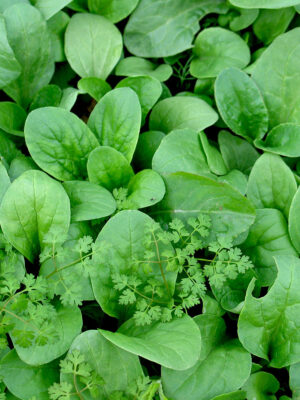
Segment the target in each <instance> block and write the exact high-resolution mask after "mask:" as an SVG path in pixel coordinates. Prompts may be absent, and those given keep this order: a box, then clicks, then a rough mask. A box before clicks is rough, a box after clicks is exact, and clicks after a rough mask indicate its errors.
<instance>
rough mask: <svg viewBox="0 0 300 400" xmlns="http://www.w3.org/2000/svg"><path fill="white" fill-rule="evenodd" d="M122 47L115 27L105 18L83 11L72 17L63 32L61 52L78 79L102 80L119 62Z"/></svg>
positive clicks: (119, 35) (120, 37) (120, 38)
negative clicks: (63, 42)
mask: <svg viewBox="0 0 300 400" xmlns="http://www.w3.org/2000/svg"><path fill="white" fill-rule="evenodd" d="M87 27H88V29H86V28H87ZM122 47H123V45H122V36H121V34H120V32H119V30H118V29H117V28H116V27H115V26H114V25H113V24H112V23H111V22H110V21H108V20H107V19H106V18H104V17H102V16H101V15H94V14H86V13H85V14H74V15H73V16H72V18H71V20H70V22H69V25H68V27H67V30H66V35H65V52H66V57H67V60H68V62H69V64H70V65H71V67H72V69H73V70H74V71H75V72H76V73H77V74H78V75H79V76H80V77H81V78H88V77H96V78H101V79H104V80H105V79H106V78H107V77H108V75H109V74H110V73H111V71H112V70H113V68H114V66H115V65H116V64H117V62H118V61H119V59H120V57H121V52H122Z"/></svg>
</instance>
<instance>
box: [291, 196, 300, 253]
mask: <svg viewBox="0 0 300 400" xmlns="http://www.w3.org/2000/svg"><path fill="white" fill-rule="evenodd" d="M299 216H300V190H299V189H298V190H297V192H296V194H295V196H294V197H293V200H292V203H291V208H290V213H289V233H290V237H291V239H292V242H293V244H294V246H295V247H296V249H297V250H298V252H299V253H300V227H299Z"/></svg>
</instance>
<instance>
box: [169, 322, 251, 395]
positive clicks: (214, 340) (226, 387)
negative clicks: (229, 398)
mask: <svg viewBox="0 0 300 400" xmlns="http://www.w3.org/2000/svg"><path fill="white" fill-rule="evenodd" d="M194 321H195V322H196V323H197V325H198V327H199V329H200V332H201V337H202V343H203V347H202V349H201V355H200V359H199V361H198V362H197V363H196V364H195V365H194V366H193V367H192V368H190V369H187V370H185V371H172V370H170V369H166V368H163V369H162V381H163V388H164V392H165V394H166V396H168V397H170V398H172V399H174V400H181V399H183V398H184V399H186V400H211V399H214V398H215V397H216V396H218V395H222V394H226V393H229V392H232V391H235V390H237V389H239V388H240V387H241V386H242V385H243V383H244V382H245V381H246V380H247V378H248V377H249V375H250V371H251V356H250V354H249V353H248V352H246V351H245V349H243V348H242V346H241V345H240V343H239V342H238V340H231V341H228V342H225V343H222V340H223V339H224V333H225V324H224V321H223V320H222V319H221V318H219V317H216V316H212V315H201V316H198V317H196V318H194Z"/></svg>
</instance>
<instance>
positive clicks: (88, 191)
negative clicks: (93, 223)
mask: <svg viewBox="0 0 300 400" xmlns="http://www.w3.org/2000/svg"><path fill="white" fill-rule="evenodd" d="M63 187H64V189H65V191H66V192H67V194H68V196H69V198H70V202H71V220H72V221H89V220H92V219H97V218H103V217H107V216H108V215H111V214H113V213H114V212H115V210H116V202H115V200H114V198H113V197H112V195H111V194H110V193H109V191H108V190H106V189H104V188H103V187H100V186H98V185H94V184H93V183H90V182H84V181H69V182H64V183H63Z"/></svg>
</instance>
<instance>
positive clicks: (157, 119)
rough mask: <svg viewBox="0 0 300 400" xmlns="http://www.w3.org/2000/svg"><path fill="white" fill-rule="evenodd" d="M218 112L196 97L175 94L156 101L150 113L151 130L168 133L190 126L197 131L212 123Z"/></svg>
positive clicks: (215, 119)
mask: <svg viewBox="0 0 300 400" xmlns="http://www.w3.org/2000/svg"><path fill="white" fill-rule="evenodd" d="M217 120H218V114H217V113H216V112H215V110H214V109H213V108H212V107H211V106H210V105H208V104H207V103H206V102H205V101H204V100H202V99H199V98H197V97H189V96H187V97H185V96H176V97H169V98H167V99H164V100H161V101H160V102H158V103H157V104H156V105H155V106H154V108H153V110H152V112H151V114H150V121H149V126H150V129H151V130H154V131H155V130H157V131H161V132H164V133H169V132H171V131H173V130H175V129H184V128H190V129H193V130H195V131H197V132H200V131H202V130H203V129H205V128H207V127H209V126H211V125H213V124H214V123H215V122H216V121H217Z"/></svg>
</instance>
